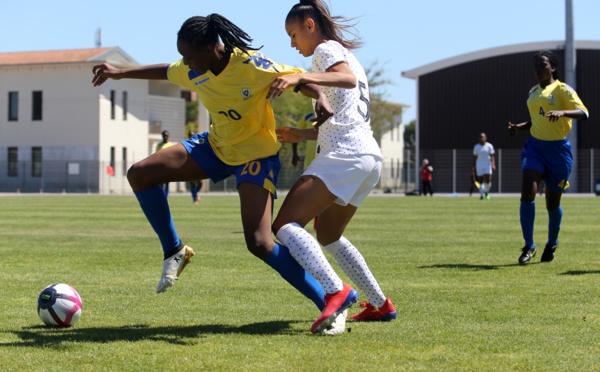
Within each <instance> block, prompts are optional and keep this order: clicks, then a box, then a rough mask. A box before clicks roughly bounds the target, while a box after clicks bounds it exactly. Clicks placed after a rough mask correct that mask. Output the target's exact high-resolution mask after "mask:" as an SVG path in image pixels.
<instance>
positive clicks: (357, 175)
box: [270, 0, 397, 333]
mask: <svg viewBox="0 0 600 372" xmlns="http://www.w3.org/2000/svg"><path fill="white" fill-rule="evenodd" d="M338 21H341V22H338ZM344 21H345V19H344V18H343V17H335V16H332V15H331V14H330V12H329V8H328V7H327V4H326V3H325V2H324V1H322V0H302V1H300V2H299V3H297V4H296V5H294V6H293V7H292V9H291V10H290V11H289V13H288V15H287V17H286V20H285V30H286V33H287V34H288V36H289V37H290V40H291V47H292V48H295V49H297V50H298V51H299V52H300V54H302V55H303V56H304V57H309V56H312V72H309V73H301V74H295V75H294V76H292V75H289V76H280V77H278V78H277V79H276V80H275V81H274V82H273V84H272V87H271V92H270V94H271V95H273V96H275V97H277V96H278V95H280V94H281V93H282V92H283V91H284V90H285V89H287V88H288V87H289V86H298V85H301V84H307V83H316V84H319V85H320V86H322V87H323V90H324V91H325V94H327V98H328V100H329V102H331V104H332V106H333V108H334V112H335V113H334V115H333V116H332V117H331V118H329V119H328V120H327V121H325V122H324V123H323V124H322V125H320V126H319V124H320V123H317V124H316V125H315V126H316V128H311V129H304V130H301V129H298V128H291V127H286V128H277V134H278V136H279V137H280V140H281V141H282V142H290V143H293V142H297V141H299V140H302V139H313V140H314V139H316V140H317V155H316V157H315V159H314V160H313V161H312V163H311V164H310V165H309V166H308V168H307V169H306V170H305V171H304V173H303V174H302V177H300V179H299V180H298V181H296V183H295V184H294V186H293V187H292V189H291V190H290V192H289V193H288V195H287V196H286V198H285V201H284V202H283V205H282V206H281V208H280V210H279V213H278V215H277V217H276V218H275V222H274V224H273V232H275V233H276V236H277V238H278V239H279V240H280V241H281V242H283V244H285V245H287V247H288V248H289V250H290V253H291V254H292V255H293V256H294V258H296V260H298V262H299V263H300V265H302V267H304V269H306V271H308V272H309V273H311V275H312V276H313V277H314V278H316V279H317V280H319V281H320V282H321V285H322V286H323V288H324V289H325V292H326V293H327V294H326V296H325V309H323V311H322V313H321V316H319V317H318V318H317V320H316V321H315V322H314V323H313V325H312V327H311V331H312V332H313V333H318V332H319V331H320V330H321V329H324V328H326V327H328V326H329V325H330V324H331V323H332V322H333V321H334V320H335V322H336V323H339V322H341V321H342V320H345V313H346V311H345V310H346V309H347V308H348V307H350V306H351V305H352V303H353V302H356V301H357V300H358V293H357V292H356V291H355V290H354V289H353V288H352V287H350V286H349V285H348V284H346V283H344V282H343V281H342V279H341V278H340V277H339V276H338V275H337V273H336V272H335V271H334V269H333V268H332V267H331V265H330V264H329V262H328V261H327V258H326V257H325V255H324V253H323V251H322V249H321V247H320V245H319V243H320V244H322V245H323V249H324V250H326V251H327V252H329V253H330V254H331V255H332V256H333V257H334V258H335V259H336V261H337V263H338V264H339V265H340V267H341V268H342V270H343V271H344V273H346V275H348V277H349V278H350V279H351V280H352V282H353V283H354V284H355V285H356V286H357V287H358V288H359V289H360V290H361V291H363V292H364V294H365V295H366V297H367V299H368V302H366V301H365V302H364V303H363V305H364V306H363V307H364V310H363V311H361V312H360V313H358V314H355V315H353V316H352V317H351V319H352V320H356V321H371V320H384V321H389V320H392V319H395V318H396V316H397V312H396V309H395V307H394V306H393V304H392V302H391V300H390V298H389V297H386V296H385V295H384V293H383V291H382V290H381V288H380V287H379V284H378V283H377V280H376V279H375V277H374V276H373V274H372V273H371V271H370V269H369V267H368V266H367V263H366V262H365V259H364V257H363V256H362V254H361V253H360V252H359V251H358V249H356V247H355V246H354V245H352V243H351V242H350V241H349V240H348V239H346V238H345V237H344V236H343V233H344V231H345V229H346V226H347V225H348V223H349V222H350V220H351V219H352V217H353V216H354V214H355V213H356V211H357V209H358V207H359V206H360V205H361V204H362V202H363V201H364V199H365V198H366V197H367V196H368V195H369V193H370V192H371V190H373V188H374V187H375V185H376V184H377V183H378V182H379V178H380V176H381V161H382V155H381V150H380V149H379V145H378V144H377V141H376V140H375V138H374V137H373V131H372V129H371V122H370V111H369V86H368V82H367V76H366V73H365V71H364V69H363V67H362V66H361V64H360V62H359V61H358V60H357V59H356V57H355V56H354V54H352V52H350V49H354V48H357V47H358V46H360V45H361V43H360V42H359V41H358V40H356V39H354V40H348V39H346V38H345V35H344V31H347V29H348V26H349V25H348V24H347V23H346V22H344ZM317 215H318V216H319V223H318V225H317V239H315V238H314V237H313V236H312V235H311V234H309V233H308V232H307V231H306V230H305V229H304V226H306V224H307V223H308V222H309V221H310V220H311V219H313V218H314V217H315V216H317ZM340 314H341V318H340Z"/></svg>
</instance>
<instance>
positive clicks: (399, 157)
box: [379, 102, 408, 192]
mask: <svg viewBox="0 0 600 372" xmlns="http://www.w3.org/2000/svg"><path fill="white" fill-rule="evenodd" d="M386 104H387V105H389V106H391V107H393V108H395V109H398V111H399V114H398V115H397V116H396V117H395V118H394V120H393V122H391V123H387V127H386V130H384V131H383V133H382V135H381V139H380V143H379V145H380V147H381V153H382V155H383V168H382V170H381V180H380V182H379V187H380V188H381V189H383V190H384V191H385V192H390V191H399V189H400V188H404V183H403V180H404V178H403V176H405V174H404V160H405V159H404V126H403V125H402V112H403V109H404V108H406V107H408V106H407V105H404V104H400V103H391V102H388V103H386Z"/></svg>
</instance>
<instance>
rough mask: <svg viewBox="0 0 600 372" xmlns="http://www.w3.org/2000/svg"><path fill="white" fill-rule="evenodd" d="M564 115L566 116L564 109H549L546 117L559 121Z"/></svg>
mask: <svg viewBox="0 0 600 372" xmlns="http://www.w3.org/2000/svg"><path fill="white" fill-rule="evenodd" d="M563 116H565V113H564V111H548V112H547V113H546V117H547V118H548V120H550V121H557V120H558V119H560V118H562V117H563Z"/></svg>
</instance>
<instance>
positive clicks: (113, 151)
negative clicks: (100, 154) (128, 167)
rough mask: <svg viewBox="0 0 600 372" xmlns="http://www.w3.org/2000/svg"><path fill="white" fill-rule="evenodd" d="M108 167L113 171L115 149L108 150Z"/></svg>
mask: <svg viewBox="0 0 600 372" xmlns="http://www.w3.org/2000/svg"><path fill="white" fill-rule="evenodd" d="M110 166H111V167H112V169H115V148H114V147H111V148H110Z"/></svg>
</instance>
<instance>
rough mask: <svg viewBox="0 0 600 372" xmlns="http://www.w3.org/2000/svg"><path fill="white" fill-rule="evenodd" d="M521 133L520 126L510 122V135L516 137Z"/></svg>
mask: <svg viewBox="0 0 600 372" xmlns="http://www.w3.org/2000/svg"><path fill="white" fill-rule="evenodd" d="M518 131H519V126H518V125H517V124H513V123H511V122H510V121H509V122H508V134H510V135H511V136H514V135H515V134H516V133H517V132H518Z"/></svg>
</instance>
